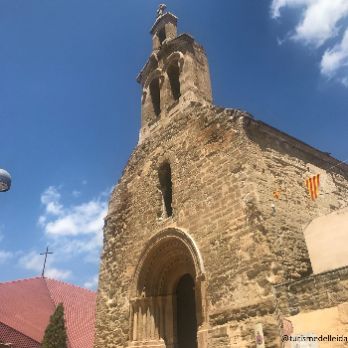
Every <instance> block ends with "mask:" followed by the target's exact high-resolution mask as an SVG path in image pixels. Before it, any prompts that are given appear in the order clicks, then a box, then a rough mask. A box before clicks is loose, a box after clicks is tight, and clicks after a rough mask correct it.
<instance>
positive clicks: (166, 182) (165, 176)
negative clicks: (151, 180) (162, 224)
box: [158, 162, 173, 217]
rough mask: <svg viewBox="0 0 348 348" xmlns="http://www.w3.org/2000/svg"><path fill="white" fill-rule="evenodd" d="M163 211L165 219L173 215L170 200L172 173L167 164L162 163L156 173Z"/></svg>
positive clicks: (171, 196) (171, 195) (171, 194)
mask: <svg viewBox="0 0 348 348" xmlns="http://www.w3.org/2000/svg"><path fill="white" fill-rule="evenodd" d="M158 176H159V181H160V186H161V192H162V200H163V209H164V215H165V217H169V216H172V215H173V208H172V200H173V189H172V171H171V168H170V164H169V163H168V162H166V163H164V164H163V165H162V166H161V167H160V169H159V171H158Z"/></svg>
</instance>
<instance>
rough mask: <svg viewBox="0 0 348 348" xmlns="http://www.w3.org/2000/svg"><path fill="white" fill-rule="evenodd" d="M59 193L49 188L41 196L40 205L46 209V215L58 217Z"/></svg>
mask: <svg viewBox="0 0 348 348" xmlns="http://www.w3.org/2000/svg"><path fill="white" fill-rule="evenodd" d="M60 197H61V196H60V193H59V192H58V190H57V189H56V188H55V187H53V186H50V187H49V188H48V189H46V190H45V192H44V193H43V194H42V195H41V203H42V204H44V205H45V207H46V213H47V214H52V215H60V214H61V213H62V208H63V207H62V205H61V204H60V203H59V200H60Z"/></svg>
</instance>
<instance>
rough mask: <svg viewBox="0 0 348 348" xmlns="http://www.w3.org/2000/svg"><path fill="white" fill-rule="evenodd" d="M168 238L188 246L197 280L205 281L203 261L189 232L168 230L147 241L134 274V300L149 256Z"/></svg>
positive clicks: (175, 229)
mask: <svg viewBox="0 0 348 348" xmlns="http://www.w3.org/2000/svg"><path fill="white" fill-rule="evenodd" d="M167 238H174V239H178V240H179V241H181V242H182V243H183V244H184V245H185V246H186V248H187V250H188V251H189V252H190V255H191V257H192V260H193V263H194V266H195V271H196V279H199V280H204V279H205V269H204V264H203V259H202V256H201V254H200V252H199V249H198V247H197V245H196V243H195V241H194V240H193V238H192V237H191V236H190V235H189V234H188V233H187V232H185V231H183V230H181V229H177V228H166V229H164V230H162V231H161V232H158V233H156V234H154V235H153V236H152V237H151V238H150V239H149V240H148V241H147V243H146V245H145V247H144V249H143V251H142V253H141V255H140V258H139V262H138V265H137V267H136V269H135V272H134V276H133V281H132V288H131V298H134V297H136V296H137V286H138V279H139V275H140V273H141V271H142V269H143V266H144V264H145V262H146V261H147V259H148V256H149V255H150V254H151V253H152V251H153V250H155V249H156V248H157V246H158V245H159V244H160V243H161V242H163V241H164V240H165V239H167Z"/></svg>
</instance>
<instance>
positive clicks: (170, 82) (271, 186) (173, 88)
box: [95, 12, 348, 348]
mask: <svg viewBox="0 0 348 348" xmlns="http://www.w3.org/2000/svg"><path fill="white" fill-rule="evenodd" d="M151 34H152V36H153V51H152V54H151V56H150V58H149V60H148V61H147V63H146V65H145V66H144V68H143V69H142V71H141V72H140V74H139V76H138V82H139V83H140V84H141V86H142V91H143V92H142V115H141V117H142V125H141V130H140V138H139V143H138V145H137V147H136V149H135V150H134V152H133V153H132V155H131V157H130V159H129V161H128V164H127V165H126V168H125V169H124V172H123V175H122V178H121V179H120V181H119V183H118V185H117V186H116V187H115V190H114V192H113V194H112V196H111V199H110V203H109V210H108V214H107V217H106V219H105V228H104V247H103V254H102V261H101V268H100V278H99V289H98V300H97V319H96V320H97V324H96V339H95V348H116V347H117V348H121V347H139V348H140V347H148V348H155V347H159V348H220V347H221V348H227V347H238V348H242V347H255V346H256V343H255V327H261V328H262V332H261V333H260V334H261V335H262V336H264V341H265V343H259V344H258V345H257V347H264V346H266V347H281V343H280V336H281V319H282V318H283V317H289V316H291V315H294V314H296V313H298V312H299V311H301V310H305V311H311V310H315V309H316V308H324V307H329V306H330V305H329V303H328V302H327V301H326V300H325V297H323V296H322V294H323V293H326V292H327V291H329V292H330V291H332V292H337V289H338V288H339V289H341V290H342V292H341V294H342V296H341V299H340V300H338V301H339V302H340V303H341V302H342V303H343V302H345V301H348V271H347V270H346V269H341V271H340V273H337V272H336V273H333V274H334V275H331V276H330V277H331V278H330V277H329V278H325V279H331V280H332V279H334V278H335V277H336V278H335V280H334V281H332V282H328V281H327V282H325V284H324V285H323V286H322V287H319V288H318V289H314V288H313V287H312V285H311V286H310V287H309V288H308V287H307V288H306V289H307V290H306V291H304V290H303V291H302V290H299V289H300V288H301V286H300V285H296V284H300V283H301V284H302V283H303V281H304V280H305V281H304V282H305V283H306V282H307V283H308V282H309V283H311V284H312V283H313V282H312V281H311V279H312V278H311V277H313V275H312V268H311V262H310V259H309V255H308V251H307V247H306V242H305V238H304V234H303V227H304V226H305V225H306V224H308V223H310V221H311V220H313V218H315V217H316V216H319V215H323V214H328V213H330V212H333V211H335V210H338V209H340V208H343V207H344V206H347V201H348V166H346V165H344V164H341V165H339V161H337V160H336V159H334V158H332V157H331V156H329V155H328V154H326V153H323V152H320V151H319V150H316V149H315V148H313V147H311V146H309V145H307V144H305V143H303V142H301V141H299V140H297V139H295V138H293V137H291V136H289V135H287V134H285V133H283V132H281V131H279V130H277V129H274V128H273V127H271V126H269V125H267V124H265V123H263V122H261V121H258V120H256V119H254V118H253V117H252V116H251V115H250V114H248V113H247V112H244V111H240V110H236V109H229V108H221V107H217V106H215V105H214V104H213V103H212V93H211V87H210V77H209V67H208V60H207V57H206V55H205V52H204V49H203V47H202V46H201V45H200V44H199V43H197V42H196V41H195V39H194V38H192V37H191V36H190V35H188V34H181V35H178V34H177V18H176V17H175V16H174V15H173V14H171V13H168V12H166V13H162V12H161V13H160V14H159V16H158V18H157V20H156V22H155V24H154V26H153V27H152V30H151ZM318 173H320V177H321V184H320V185H321V186H320V195H319V197H318V199H316V200H315V201H312V200H311V199H310V197H309V195H308V191H307V189H306V187H305V185H304V182H305V179H306V178H308V177H310V176H312V175H316V174H318ZM277 190H278V191H279V192H280V196H279V198H278V199H276V198H275V197H274V195H273V192H274V191H277ZM308 279H309V280H308ZM307 283H306V284H307ZM289 284H290V285H291V284H294V285H293V286H292V287H291V286H290V285H289ZM292 289H293V290H294V291H293V292H292ZM315 291H317V292H318V296H317V297H315V296H314V298H315V301H312V302H313V303H311V302H310V301H309V300H308V298H309V297H311V296H312V295H311V294H313V293H314V292H315ZM302 294H305V295H304V297H303V296H302ZM316 294H317V293H316ZM335 305H337V303H336V304H335ZM294 308H295V309H294ZM294 311H295V312H294ZM296 311H297V312H296ZM258 325H259V326H258Z"/></svg>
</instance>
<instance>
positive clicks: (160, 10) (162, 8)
mask: <svg viewBox="0 0 348 348" xmlns="http://www.w3.org/2000/svg"><path fill="white" fill-rule="evenodd" d="M166 8H167V5H165V4H160V5H159V7H158V10H157V18H158V17H161V16H163V15H164V11H165V10H166Z"/></svg>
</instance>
